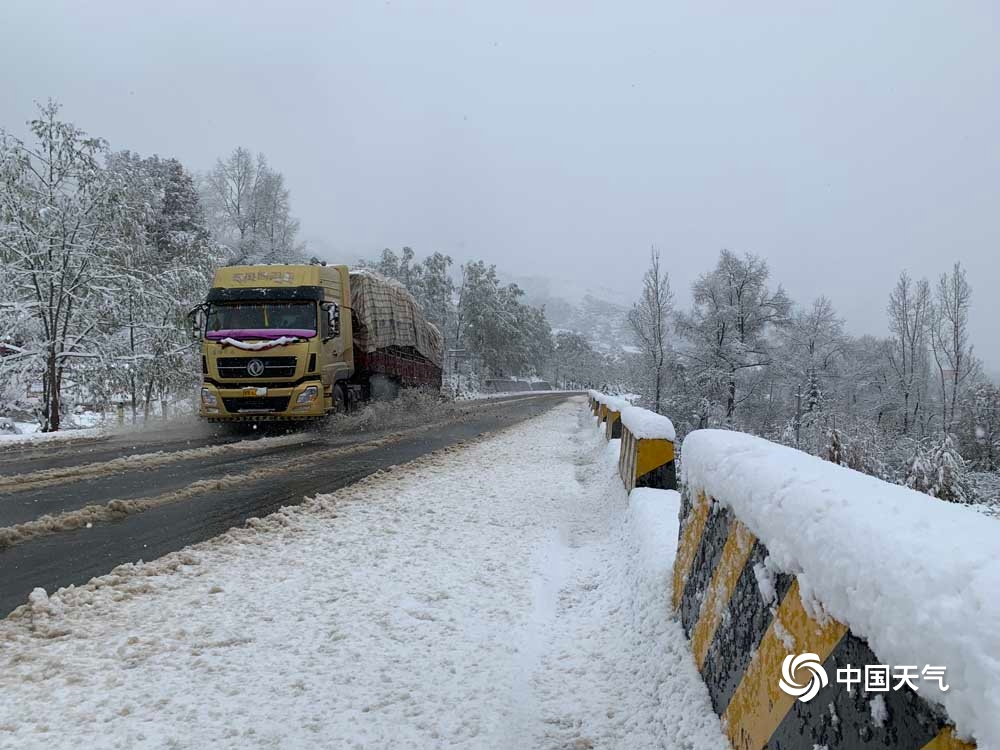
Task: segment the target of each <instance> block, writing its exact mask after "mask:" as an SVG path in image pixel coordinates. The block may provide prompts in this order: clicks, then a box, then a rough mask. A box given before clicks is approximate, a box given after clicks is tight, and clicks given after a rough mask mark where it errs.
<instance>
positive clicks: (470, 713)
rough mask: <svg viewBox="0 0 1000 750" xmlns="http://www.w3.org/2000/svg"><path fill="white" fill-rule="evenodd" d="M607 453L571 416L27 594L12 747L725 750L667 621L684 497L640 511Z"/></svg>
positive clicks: (17, 620)
mask: <svg viewBox="0 0 1000 750" xmlns="http://www.w3.org/2000/svg"><path fill="white" fill-rule="evenodd" d="M616 445H617V443H616V441H612V444H611V445H609V444H607V443H606V442H605V441H604V440H603V438H601V437H600V436H599V434H598V433H597V432H596V431H595V430H594V429H593V420H592V419H591V417H590V416H589V415H588V414H587V413H586V412H585V410H584V409H582V408H581V407H580V405H579V403H571V404H568V405H564V406H560V407H557V408H555V409H554V410H553V411H551V412H549V413H547V414H546V415H544V416H542V417H539V418H537V419H534V420H531V421H529V422H526V423H524V424H523V425H521V426H518V427H515V428H512V429H509V430H507V431H505V432H503V433H499V434H497V435H495V436H493V437H490V438H488V439H485V440H483V441H481V442H478V443H475V444H472V445H470V446H467V447H464V448H456V449H452V450H450V451H446V452H443V453H441V454H438V455H436V456H431V457H428V458H425V459H421V460H418V461H416V462H413V463H411V464H407V465H405V466H402V467H399V468H397V469H396V470H395V471H392V472H384V473H381V474H378V475H375V476H374V477H372V478H370V479H368V480H365V481H363V482H361V483H359V484H357V485H354V486H352V487H348V488H345V489H343V490H340V491H338V492H336V493H334V494H331V495H326V496H321V497H319V498H316V499H315V500H313V501H310V502H308V503H306V504H304V505H302V506H299V507H297V508H291V509H285V510H283V511H281V512H279V513H276V514H274V515H272V516H269V517H267V518H265V519H261V520H258V521H254V522H252V523H251V524H249V528H246V529H238V530H234V531H231V532H229V533H228V534H226V535H224V536H223V537H220V538H218V539H216V540H213V541H212V542H208V543H205V544H202V545H198V546H196V547H192V548H189V549H188V550H185V551H183V552H180V553H175V554H172V555H168V556H167V557H165V558H162V559H161V560H158V561H156V562H153V563H149V564H145V565H139V566H123V568H121V569H119V570H117V571H115V572H113V573H112V574H111V575H109V576H105V577H104V578H103V579H99V580H98V581H97V582H95V583H94V584H91V585H88V586H86V587H81V588H76V589H68V590H65V591H63V592H60V593H58V594H54V595H52V596H45V595H44V594H43V592H40V591H37V592H36V593H35V594H33V596H32V601H31V602H30V604H29V605H26V606H25V607H22V608H21V609H20V610H19V611H18V612H16V613H15V615H14V616H12V617H11V618H8V620H5V621H2V622H0V693H2V694H3V696H4V699H3V701H0V746H2V745H6V744H10V745H12V746H17V747H22V748H31V747H38V748H42V747H44V748H60V747H100V748H104V747H148V746H155V747H165V746H166V747H192V748H194V747H233V748H243V747H362V748H387V747H419V748H438V747H454V748H470V749H472V748H476V749H478V748H492V747H512V748H532V750H535V749H538V748H542V749H544V748H553V750H555V749H556V748H560V749H562V748H574V747H578V748H587V747H593V748H596V747H601V748H609V747H610V748H616V747H617V748H623V750H624V749H625V748H644V749H645V748H656V747H663V748H675V747H685V748H689V749H690V750H723V748H725V747H726V744H725V741H724V740H723V738H722V735H721V732H720V729H719V723H718V719H717V718H716V717H715V715H714V714H713V713H712V712H711V709H710V707H709V704H708V696H707V691H706V690H705V688H704V686H703V685H702V684H701V682H700V679H699V677H698V675H697V672H696V670H695V666H694V662H693V659H692V658H691V655H690V653H689V651H688V649H687V645H686V642H685V640H684V638H683V634H682V633H681V630H680V626H679V625H678V623H677V622H675V621H674V620H672V619H670V617H669V615H668V612H669V608H668V605H667V602H668V601H669V595H670V594H669V581H670V575H669V570H670V566H671V564H672V553H671V550H672V549H673V545H675V544H676V536H677V529H676V516H677V507H676V496H675V495H673V494H672V493H658V494H661V498H660V499H661V500H662V501H663V502H654V501H653V500H643V499H641V497H640V499H639V500H638V501H637V502H633V503H632V505H631V506H629V505H628V504H627V501H626V498H625V496H624V490H622V489H621V485H620V482H619V480H618V478H617V476H616V473H615V471H616V456H615V455H614V454H615V448H616ZM671 519H673V520H672V521H671ZM661 546H663V547H665V549H661V550H660V552H659V553H657V552H656V551H655V550H656V549H657V548H658V547H661ZM643 550H645V552H643Z"/></svg>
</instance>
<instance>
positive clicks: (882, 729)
mask: <svg viewBox="0 0 1000 750" xmlns="http://www.w3.org/2000/svg"><path fill="white" fill-rule="evenodd" d="M626 441H627V438H625V439H623V441H622V444H623V446H624V445H625V443H626ZM624 452H625V448H624V447H623V449H622V453H623V455H624ZM626 484H627V483H626ZM680 528H681V531H680V540H679V545H678V550H677V557H676V559H675V562H674V572H673V604H674V607H675V609H676V610H677V612H678V615H679V617H680V621H681V624H682V626H683V628H684V632H685V634H686V635H687V636H688V638H690V640H691V649H692V651H693V652H694V658H695V662H696V663H697V665H698V669H699V670H700V672H701V675H702V677H703V679H704V681H705V684H706V685H707V687H708V691H709V695H710V697H711V700H712V705H713V707H714V709H715V711H716V713H718V715H719V716H720V717H721V718H722V725H723V728H724V730H725V732H726V733H727V734H728V736H729V740H730V742H731V743H732V746H733V748H734V750H807V749H808V748H815V747H823V748H827V750H848V748H849V749H850V750H875V749H876V748H880V749H884V748H908V749H909V748H912V749H913V750H971V749H972V748H974V747H975V746H974V745H970V744H968V743H966V742H963V741H961V740H958V739H956V738H955V736H954V730H953V728H952V727H951V726H949V725H948V723H947V721H946V719H945V717H944V716H943V715H942V713H941V711H940V710H939V709H936V708H935V707H933V706H932V705H931V704H929V703H927V702H926V701H925V700H924V699H923V698H922V697H921V696H920V695H919V694H918V693H917V692H916V691H914V690H913V689H911V688H910V687H909V686H906V685H904V686H903V687H902V689H900V690H895V689H894V690H888V691H885V692H881V691H880V692H878V693H876V694H875V695H879V696H881V697H882V700H883V701H884V706H883V708H884V711H880V713H881V715H882V718H883V720H881V721H878V722H876V721H873V716H874V710H873V708H872V704H871V703H870V701H871V700H872V698H873V695H872V694H869V693H866V692H864V691H862V690H861V689H860V687H859V686H855V688H854V690H853V691H848V690H847V689H846V688H845V687H844V685H842V684H839V683H838V682H837V681H835V680H834V679H833V676H834V675H837V674H838V670H840V669H845V668H848V667H852V668H858V667H859V666H860V665H869V664H872V665H878V664H880V663H881V662H880V661H879V659H878V657H877V656H876V655H875V654H874V653H872V651H871V649H870V648H869V647H868V644H867V643H866V642H865V641H864V640H863V639H861V638H858V637H857V636H855V635H854V634H852V633H851V632H850V631H849V630H848V629H847V627H846V626H845V625H843V624H841V623H839V622H837V621H835V620H832V619H827V620H825V621H823V622H820V621H818V620H817V619H815V618H814V617H813V616H812V615H810V614H809V612H808V611H807V608H806V606H805V605H804V604H803V601H802V597H801V596H800V594H799V587H798V581H797V579H796V578H795V576H793V575H790V574H788V573H780V572H770V573H763V574H765V575H768V576H769V579H768V580H769V581H770V584H769V585H762V584H761V583H760V578H759V577H760V576H761V575H762V571H767V565H766V562H765V561H766V560H767V557H768V553H767V549H765V547H764V545H763V544H761V542H760V540H758V539H756V538H755V537H754V535H753V534H752V533H751V532H750V531H749V529H747V528H746V526H744V525H743V524H742V523H741V522H740V521H739V519H737V518H736V517H735V516H734V514H733V512H732V511H731V510H730V509H729V508H728V507H726V506H725V505H723V504H721V503H717V502H716V501H715V500H713V499H712V498H710V497H708V496H706V495H705V493H704V492H700V491H699V490H697V489H696V488H691V487H688V488H686V489H685V492H684V494H683V499H682V503H681V527H680ZM788 654H816V655H817V656H818V657H819V660H820V661H821V662H822V666H823V668H824V670H825V672H826V674H827V675H830V680H829V683H828V684H827V686H826V687H823V688H822V689H820V690H819V693H818V694H816V695H815V697H814V698H812V699H811V700H809V701H808V702H802V701H800V700H798V699H797V698H795V697H793V696H792V695H789V694H787V693H785V692H784V691H782V690H781V689H780V687H779V678H780V677H781V675H782V662H783V660H784V659H785V657H786V656H787V655H788Z"/></svg>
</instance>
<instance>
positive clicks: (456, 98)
mask: <svg viewBox="0 0 1000 750" xmlns="http://www.w3.org/2000/svg"><path fill="white" fill-rule="evenodd" d="M804 5H805V4H802V3H791V2H788V3H740V2H733V3H721V4H716V3H711V4H710V3H700V2H699V3H695V2H690V3H686V4H668V3H663V2H653V1H650V2H642V3H638V2H636V3H628V4H626V3H610V2H607V3H602V4H596V3H593V4H591V3H583V2H559V3H556V2H545V3H540V2H537V1H524V0H506V1H505V2H502V3H471V2H467V3H426V2H424V3H408V2H398V1H397V0H392V2H378V3H376V2H351V3H348V2H339V1H331V2H322V3H320V2H316V3H302V2H290V3H281V4H279V3H271V4H266V5H265V4H264V3H257V4H251V3H232V4H225V5H224V4H222V3H214V4H213V3H208V2H190V1H188V0H174V1H172V2H167V3H164V2H157V3H141V2H136V1H135V0H115V1H114V2H111V1H106V0H101V1H100V2H93V3H80V2H55V1H54V0H46V1H45V2H33V1H32V2H29V1H27V0H23V1H22V0H6V2H4V3H3V6H2V9H0V24H2V26H3V28H4V30H5V33H4V43H3V44H2V45H0V71H3V72H2V74H0V75H2V77H0V82H2V83H0V125H3V126H6V127H10V128H18V127H20V126H21V124H22V123H23V121H24V120H26V119H28V118H29V117H30V116H31V115H32V113H33V107H32V101H33V100H35V99H44V98H46V97H48V96H52V97H55V98H57V99H59V100H60V101H61V102H62V103H63V104H64V105H65V109H64V114H65V115H66V116H67V118H69V119H71V120H73V121H75V122H77V123H78V124H79V125H80V126H82V127H84V128H85V129H86V130H88V131H89V132H91V133H93V134H97V135H101V136H104V137H105V138H107V139H108V140H109V141H111V143H112V145H113V146H114V147H115V148H132V149H135V150H137V151H140V152H143V153H152V152H156V153H160V154H163V155H172V156H177V157H178V158H180V159H181V160H182V161H184V162H185V163H186V164H187V165H188V166H189V167H191V168H192V169H204V168H207V167H208V166H210V165H211V163H212V162H213V161H214V159H215V158H216V157H217V156H218V155H220V154H223V153H226V152H228V151H230V150H231V149H232V148H233V147H234V146H235V145H239V144H242V145H246V146H248V147H250V148H252V149H254V150H260V151H263V152H265V153H266V154H267V155H268V157H269V158H270V160H271V162H272V164H273V166H274V167H276V168H277V169H280V170H281V171H282V172H284V174H285V176H286V178H287V180H288V184H289V186H290V187H291V189H292V197H293V205H294V208H295V211H296V213H297V214H298V216H299V217H300V218H301V220H302V225H303V232H304V235H305V236H306V237H307V238H308V239H310V240H311V241H312V242H313V243H314V247H316V248H320V247H322V248H323V249H324V250H325V252H326V255H328V257H330V258H331V259H338V260H353V259H354V258H355V257H357V256H358V255H359V254H363V253H369V252H371V251H373V250H375V249H377V248H381V247H384V246H391V247H399V246H401V245H404V244H408V245H411V246H412V247H414V248H415V249H416V250H417V251H418V253H426V252H430V251H433V250H441V251H444V252H447V253H450V254H451V255H453V256H454V257H455V258H456V260H458V261H463V260H466V259H468V258H470V257H477V258H478V257H482V258H484V259H486V260H488V261H491V262H495V263H497V264H498V265H499V266H500V267H501V268H502V269H504V270H505V271H507V272H509V273H510V274H512V275H518V274H524V273H535V274H544V275H547V276H550V277H553V278H555V279H564V280H566V281H568V282H572V283H573V284H574V285H576V286H579V285H581V284H584V283H589V282H592V281H593V282H595V285H596V284H599V285H601V286H605V287H610V288H612V289H617V290H619V291H620V292H621V294H622V296H623V299H624V298H627V297H628V296H629V295H630V294H632V293H634V291H635V289H636V287H637V285H638V283H639V278H640V276H641V274H642V271H643V270H644V267H645V264H646V260H647V256H648V251H649V246H650V244H651V243H655V244H656V245H658V246H659V247H661V248H662V250H663V252H664V254H665V256H667V257H668V258H669V259H670V267H671V273H672V275H673V279H674V286H675V288H676V289H677V290H678V293H679V294H678V297H679V301H680V302H681V303H686V297H687V288H688V286H689V285H690V282H691V280H692V279H693V278H694V277H695V276H696V275H697V274H699V273H701V272H702V271H704V270H706V269H707V268H708V267H709V266H710V265H711V264H712V262H713V261H714V258H715V256H716V254H717V253H718V250H719V249H720V248H722V247H729V248H732V249H735V250H739V251H743V250H749V251H751V252H755V253H758V254H760V255H762V256H764V257H766V258H767V259H768V261H769V262H770V264H771V267H772V273H773V276H774V278H775V279H776V280H778V281H781V282H782V283H783V284H784V285H785V287H786V288H787V290H788V291H789V293H790V294H791V295H792V296H793V298H795V299H796V300H798V301H801V302H807V301H808V300H809V299H810V298H812V297H814V296H815V295H818V294H821V293H826V294H827V295H828V296H830V297H831V298H832V299H833V300H834V303H835V304H836V306H837V308H838V310H839V311H840V312H841V313H842V314H843V315H844V316H845V317H846V318H847V320H848V323H849V326H850V328H851V329H852V330H853V331H855V332H872V333H883V332H884V329H885V314H884V311H885V302H886V297H887V295H888V292H889V290H890V288H891V287H892V284H893V282H894V279H895V276H896V275H897V273H898V272H899V270H900V269H901V268H903V267H906V268H908V269H909V270H910V272H911V273H912V274H914V275H916V276H921V275H928V276H930V277H932V278H933V277H936V276H937V275H938V274H939V273H941V272H942V271H945V270H947V269H948V268H949V267H950V266H951V264H952V263H953V262H954V261H955V260H960V261H962V263H963V264H964V265H966V267H967V268H968V269H969V273H970V280H971V282H972V284H973V288H974V294H975V297H974V310H973V315H974V319H973V325H974V337H975V341H976V344H977V348H978V350H979V351H980V353H981V354H982V355H984V356H986V357H987V358H988V359H989V361H990V363H991V365H992V366H994V368H997V369H1000V341H998V340H997V337H996V336H995V335H994V325H993V321H994V320H996V319H997V317H998V315H1000V302H998V301H997V295H996V293H995V290H996V289H998V288H1000V261H998V259H997V248H998V247H1000V210H998V209H997V186H998V178H1000V147H998V140H997V134H998V133H1000V97H998V96H997V83H996V82H997V81H998V80H1000V45H998V44H997V37H996V33H997V22H998V15H1000V10H998V8H1000V6H997V5H996V4H995V3H992V2H962V3H949V2H943V1H942V2H939V3H926V2H895V3H889V2H882V3H862V2H855V3H829V4H810V9H809V10H805V9H804ZM207 6H211V7H212V8H214V10H206V7H207Z"/></svg>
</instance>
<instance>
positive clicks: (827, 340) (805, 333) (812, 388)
mask: <svg viewBox="0 0 1000 750" xmlns="http://www.w3.org/2000/svg"><path fill="white" fill-rule="evenodd" d="M846 343H847V342H846V337H845V336H844V325H843V321H842V320H841V319H840V318H839V317H838V316H837V314H836V311H835V310H834V309H833V304H832V303H831V302H830V300H829V299H827V298H826V297H819V298H818V299H816V300H815V301H814V302H813V304H812V307H810V308H809V309H808V310H798V311H796V312H795V313H793V314H792V315H791V316H790V318H789V321H788V325H787V326H784V327H783V328H782V329H781V331H780V334H779V337H778V346H777V352H778V354H779V356H778V365H777V369H778V370H780V371H781V373H782V375H783V377H784V379H786V380H787V381H788V386H789V388H790V390H791V392H792V400H793V404H794V414H793V416H792V430H793V432H794V436H795V440H794V444H795V446H796V447H801V445H802V428H803V426H807V427H809V426H813V425H814V423H815V417H816V416H817V414H818V412H819V411H820V407H821V405H822V403H823V401H824V397H825V396H830V397H831V398H830V400H831V402H833V403H831V406H835V401H834V398H833V397H834V395H835V394H832V393H830V390H831V389H832V387H833V382H834V381H835V380H836V379H837V378H838V375H839V373H838V366H839V365H840V364H841V361H842V358H843V354H844V348H845V346H846ZM817 447H818V446H817ZM813 449H814V450H815V448H813Z"/></svg>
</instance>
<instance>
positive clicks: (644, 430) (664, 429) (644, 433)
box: [622, 406, 677, 442]
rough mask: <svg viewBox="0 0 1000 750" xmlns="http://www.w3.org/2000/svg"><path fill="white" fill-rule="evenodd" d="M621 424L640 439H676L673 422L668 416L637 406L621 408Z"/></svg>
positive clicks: (672, 440)
mask: <svg viewBox="0 0 1000 750" xmlns="http://www.w3.org/2000/svg"><path fill="white" fill-rule="evenodd" d="M622 424H623V425H624V426H625V429H627V430H628V431H629V432H631V433H632V434H633V435H634V436H635V437H637V438H639V439H640V440H669V441H671V442H674V441H676V440H677V432H676V431H675V430H674V423H673V422H671V421H670V419H669V418H668V417H665V416H663V415H662V414H657V413H656V412H653V411H649V410H648V409H640V408H639V407H638V406H628V407H626V408H625V409H623V410H622Z"/></svg>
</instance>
